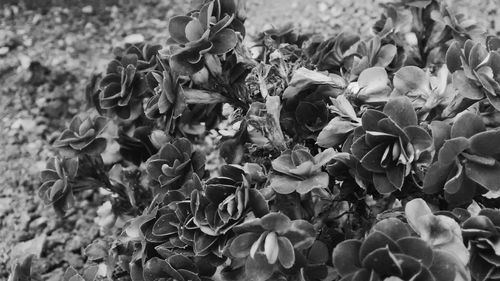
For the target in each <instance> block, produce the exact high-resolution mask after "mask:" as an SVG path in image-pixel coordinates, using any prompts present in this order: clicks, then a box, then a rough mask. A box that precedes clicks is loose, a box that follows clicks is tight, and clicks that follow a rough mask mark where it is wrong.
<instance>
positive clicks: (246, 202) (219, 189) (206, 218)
mask: <svg viewBox="0 0 500 281" xmlns="http://www.w3.org/2000/svg"><path fill="white" fill-rule="evenodd" d="M191 210H192V212H193V214H194V223H195V224H196V225H197V226H198V227H199V228H200V230H201V231H202V232H203V233H205V234H206V235H209V236H221V235H225V234H230V233H231V231H232V229H233V227H234V226H235V225H238V224H239V223H241V222H242V221H243V220H244V219H245V218H246V216H247V215H248V213H250V212H252V213H253V214H254V215H255V217H262V216H263V215H265V214H267V213H268V212H269V207H268V205H267V202H266V200H265V199H264V197H263V196H262V195H261V193H260V192H259V191H258V190H256V189H254V188H250V186H249V184H248V182H247V180H246V179H245V172H244V171H243V169H240V168H238V167H235V166H229V165H227V166H223V167H222V173H221V176H220V177H216V178H211V179H209V180H207V181H206V183H205V185H204V187H203V190H194V191H193V193H192V194H191Z"/></svg>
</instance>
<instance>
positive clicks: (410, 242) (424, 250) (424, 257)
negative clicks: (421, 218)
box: [397, 237, 434, 267]
mask: <svg viewBox="0 0 500 281" xmlns="http://www.w3.org/2000/svg"><path fill="white" fill-rule="evenodd" d="M397 243H398V246H399V248H400V249H401V252H402V253H404V254H407V255H409V256H411V257H414V258H415V259H417V260H420V261H421V262H422V264H424V265H425V266H427V267H429V266H431V264H432V259H433V257H434V254H433V250H432V248H431V247H430V245H429V243H427V242H426V241H424V240H422V239H420V238H417V237H405V238H402V239H399V240H398V241H397Z"/></svg>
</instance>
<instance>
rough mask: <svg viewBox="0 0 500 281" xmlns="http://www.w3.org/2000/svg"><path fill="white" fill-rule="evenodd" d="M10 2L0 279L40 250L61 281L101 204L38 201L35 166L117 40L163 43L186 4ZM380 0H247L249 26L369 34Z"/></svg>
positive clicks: (3, 78)
mask: <svg viewBox="0 0 500 281" xmlns="http://www.w3.org/2000/svg"><path fill="white" fill-rule="evenodd" d="M7 2H8V3H13V4H3V3H5V2H4V1H0V7H2V6H1V5H2V4H3V5H4V6H3V7H2V8H1V9H0V13H2V14H3V15H2V16H0V27H1V28H0V85H2V86H1V87H0V131H1V132H2V136H1V137H0V237H1V238H2V239H1V240H0V280H6V279H7V277H8V271H9V268H10V262H11V261H12V260H14V259H15V258H16V257H18V256H20V255H21V254H25V253H34V254H35V255H37V256H38V257H39V258H38V259H37V260H36V261H35V271H36V272H38V273H39V274H40V275H41V276H42V280H54V281H56V280H60V278H61V274H62V272H63V271H64V269H65V268H66V267H67V266H68V265H72V266H74V267H75V268H77V269H79V268H81V267H82V266H83V264H84V262H85V260H84V258H83V257H82V249H83V248H84V247H85V246H86V245H87V244H89V243H90V242H91V241H92V240H93V239H95V238H97V237H100V236H101V235H102V234H101V233H100V231H99V229H98V227H97V226H96V225H95V224H94V218H95V217H96V209H97V207H98V206H99V204H101V203H102V202H101V201H99V198H96V197H95V196H94V195H92V194H87V195H85V196H82V197H81V200H79V201H78V203H77V207H76V208H75V210H74V212H73V213H70V214H69V215H68V216H67V217H66V219H65V220H60V219H56V215H55V213H54V212H53V211H52V210H51V209H50V207H47V206H44V205H43V204H42V203H41V202H40V200H39V199H38V197H37V195H36V189H37V187H38V185H39V179H38V173H39V171H40V169H42V168H43V167H44V165H45V160H46V159H47V158H48V157H49V156H51V155H53V154H54V151H53V150H52V149H51V147H50V144H51V143H52V142H53V141H54V139H55V138H57V136H58V134H59V132H60V130H61V128H63V127H64V125H65V124H66V123H67V122H68V120H69V119H70V118H71V117H72V116H73V115H74V114H75V113H77V112H78V111H79V110H81V109H82V108H83V104H84V87H85V83H86V82H87V81H88V79H89V77H90V76H91V74H92V73H94V72H96V71H102V70H103V69H104V66H105V65H106V63H107V61H108V60H109V59H110V58H111V50H112V46H114V45H118V44H120V43H121V42H123V40H124V38H125V37H126V36H128V35H131V34H142V35H143V36H144V37H145V38H146V40H155V41H156V42H163V40H165V39H166V36H167V34H166V27H167V19H168V17H169V16H171V15H173V14H175V13H179V12H182V11H183V10H184V11H185V10H186V6H187V4H186V3H185V2H187V1H182V0H175V1H172V0H148V1H142V2H141V4H135V2H134V1H131V0H117V1H109V2H106V4H102V3H104V2H103V1H96V0H80V1H77V0H71V1H70V0H68V1H67V2H65V1H56V0H53V1H50V0H45V1H40V2H36V1H34V0H32V1H26V3H28V5H25V6H22V5H20V6H17V5H15V3H16V1H10V2H9V1H7ZM381 2H383V1H375V0H360V1H351V0H328V1H319V0H311V1H301V0H274V1H268V0H267V1H266V0H248V2H247V4H248V21H247V23H248V24H247V29H248V33H249V34H250V35H252V34H256V33H257V32H259V31H262V30H263V29H264V28H267V27H269V26H270V25H273V24H274V25H277V26H279V25H282V24H285V23H290V22H291V23H293V24H295V25H296V26H297V28H298V30H300V31H303V32H313V33H320V34H324V35H325V36H331V35H334V34H335V33H337V32H339V31H342V30H348V31H354V32H360V33H361V34H365V35H367V34H369V32H370V28H371V25H372V24H373V23H374V21H375V20H377V19H378V17H379V15H380V12H381V9H380V7H379V5H378V4H379V3H381ZM37 3H38V4H37ZM44 3H45V4H44ZM47 3H56V4H61V3H62V4H63V5H62V6H60V5H59V6H50V5H47ZM113 3H116V4H117V5H112V4H113ZM453 5H454V6H456V7H460V9H463V10H465V11H468V12H470V14H471V16H472V17H475V18H476V19H478V20H479V22H480V23H482V24H483V25H484V26H486V27H487V28H488V29H490V31H491V32H494V31H496V30H499V29H500V17H499V15H498V14H497V11H496V8H497V2H495V0H476V1H465V0H458V1H454V2H453ZM40 7H42V8H43V9H37V8H40ZM6 46H7V48H5V47H6Z"/></svg>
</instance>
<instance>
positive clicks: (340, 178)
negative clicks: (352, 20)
mask: <svg viewBox="0 0 500 281" xmlns="http://www.w3.org/2000/svg"><path fill="white" fill-rule="evenodd" d="M383 8H384V13H383V15H382V16H381V18H380V20H379V21H377V23H376V24H375V26H374V27H373V35H371V36H368V37H360V36H359V35H357V34H352V33H349V32H343V33H340V34H338V35H336V36H334V37H331V38H326V39H325V38H323V37H321V36H306V35H300V34H298V33H297V32H295V31H294V29H293V28H292V27H290V26H286V27H283V28H273V29H270V30H266V31H264V32H262V33H261V34H259V35H258V36H256V37H255V40H254V41H253V43H251V44H248V43H247V40H245V42H244V39H245V38H246V33H245V27H244V22H245V14H244V11H243V10H242V3H241V2H240V1H234V0H211V1H207V0H199V1H193V6H192V10H191V11H190V12H188V13H187V14H186V15H178V16H174V17H172V18H171V19H170V22H169V27H168V32H169V34H170V39H169V40H168V41H167V42H166V44H163V45H160V44H150V43H140V44H130V45H127V46H125V47H124V48H117V49H116V50H115V52H114V54H115V58H114V59H113V60H111V61H110V63H109V64H108V68H107V70H106V73H105V74H103V75H102V77H100V78H98V79H94V81H92V82H93V83H91V84H89V87H88V89H87V90H88V91H87V95H88V100H89V103H90V104H92V105H93V107H94V108H95V110H93V109H91V110H89V111H88V112H85V113H83V114H80V115H79V116H77V117H75V118H74V119H73V121H72V122H71V124H70V126H69V127H68V129H66V130H65V131H64V132H62V134H61V135H60V137H59V138H58V139H57V141H56V142H55V143H54V146H55V147H56V148H58V150H59V152H60V157H56V158H54V159H51V160H50V161H49V162H48V163H47V168H46V169H45V170H44V171H43V172H42V180H43V184H42V186H41V187H40V189H39V195H40V197H41V198H42V199H43V200H44V201H45V202H46V203H47V204H52V206H53V207H54V208H55V210H57V211H58V212H59V213H60V214H64V212H65V211H67V210H68V209H69V208H70V207H71V206H72V202H74V200H78V196H75V195H76V194H77V193H78V192H81V191H82V190H89V189H90V190H98V189H101V190H102V189H105V190H107V191H108V194H110V196H109V201H110V203H111V206H112V212H111V213H109V214H107V216H108V226H111V225H113V224H114V222H115V220H116V219H117V218H121V219H126V220H127V222H126V223H125V225H124V226H123V227H122V228H121V229H122V231H121V232H120V233H119V234H118V236H117V237H116V239H113V238H110V239H104V240H98V241H96V242H94V243H93V244H91V245H90V246H89V247H88V248H87V249H86V255H87V257H88V263H89V265H90V267H89V269H87V270H86V272H85V273H84V274H83V275H79V274H78V273H77V272H74V270H73V271H71V272H69V273H67V278H66V277H65V278H66V279H65V280H87V281H88V280H94V279H95V278H96V276H98V275H99V274H101V275H102V272H100V273H99V274H98V271H97V269H95V268H97V266H98V265H103V264H105V265H106V269H107V270H105V274H104V275H106V276H107V277H108V278H109V279H110V280H133V281H153V280H310V281H312V280H345V281H348V280H352V281H358V280H359V281H362V280H372V281H375V280H392V281H396V280H413V281H415V280H436V281H437V280H450V281H453V280H457V281H458V280H500V210H498V207H499V206H500V199H499V197H500V192H499V191H500V162H499V160H500V146H499V144H500V131H499V129H498V126H499V123H498V122H499V121H498V120H499V119H498V116H499V110H500V102H499V101H500V100H499V97H500V84H499V83H500V78H499V77H500V50H499V48H500V39H499V38H497V37H493V36H486V35H485V34H484V32H482V31H481V29H480V28H479V27H478V26H477V25H476V24H475V23H474V22H473V21H471V20H469V19H467V18H466V17H465V16H464V15H463V14H459V13H456V12H455V11H453V10H452V9H451V8H450V6H448V5H447V4H446V3H445V1H441V0H405V1H397V2H392V3H386V4H384V5H383ZM214 136H220V137H217V140H218V142H217V147H210V145H209V144H207V141H206V139H207V137H209V138H214ZM214 149H215V150H214ZM214 154H219V155H220V158H221V159H222V160H221V162H220V163H219V164H217V163H216V166H217V167H216V169H212V170H210V171H209V170H208V169H207V166H206V165H207V161H208V160H207V159H213V157H211V155H212V156H213V155H214ZM21 267H22V265H18V267H17V269H19V268H21ZM92 269H95V270H92ZM18 272H20V271H19V270H18ZM19 274H21V273H18V275H19ZM19 276H20V275H19ZM75 276H76V277H75ZM74 278H76V279H74ZM14 280H16V279H14Z"/></svg>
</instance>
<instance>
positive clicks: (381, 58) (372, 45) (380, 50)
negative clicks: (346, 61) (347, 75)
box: [349, 36, 403, 77]
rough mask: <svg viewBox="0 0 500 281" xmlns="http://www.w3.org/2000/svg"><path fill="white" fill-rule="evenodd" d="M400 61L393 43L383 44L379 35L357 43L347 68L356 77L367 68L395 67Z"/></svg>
mask: <svg viewBox="0 0 500 281" xmlns="http://www.w3.org/2000/svg"><path fill="white" fill-rule="evenodd" d="M402 62H403V61H402V58H401V57H400V56H398V48H397V47H396V46H395V45H393V44H383V43H382V40H381V39H380V37H378V36H374V37H372V38H371V39H369V40H367V41H361V42H360V43H359V44H358V47H357V50H356V52H355V53H354V54H353V58H352V62H351V63H350V66H349V69H350V71H351V75H352V76H353V77H357V76H358V75H359V74H360V73H361V72H362V71H363V70H365V69H367V68H370V67H374V66H380V67H383V68H386V69H397V68H399V67H400V66H401V65H402Z"/></svg>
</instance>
